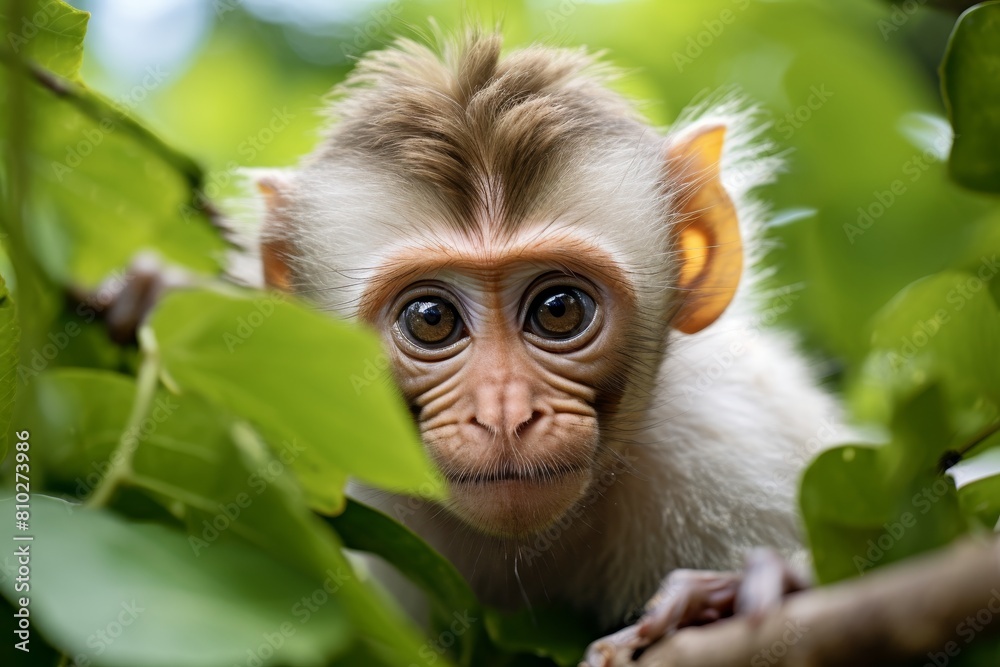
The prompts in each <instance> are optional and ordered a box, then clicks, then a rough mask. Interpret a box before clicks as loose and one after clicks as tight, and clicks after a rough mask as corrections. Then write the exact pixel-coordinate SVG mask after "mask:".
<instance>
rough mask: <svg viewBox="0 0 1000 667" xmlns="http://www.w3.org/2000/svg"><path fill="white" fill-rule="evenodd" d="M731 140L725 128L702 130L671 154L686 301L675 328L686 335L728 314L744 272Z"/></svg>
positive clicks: (678, 143)
mask: <svg viewBox="0 0 1000 667" xmlns="http://www.w3.org/2000/svg"><path fill="white" fill-rule="evenodd" d="M725 135H726V127H725V125H709V126H706V127H700V128H697V129H695V130H694V131H693V132H691V133H689V134H687V135H686V136H683V137H681V139H679V140H677V141H675V142H672V143H671V144H670V146H669V148H668V149H667V161H668V164H667V167H668V171H669V173H670V174H671V178H672V179H673V180H674V181H675V182H678V181H679V186H680V188H681V200H680V204H679V208H680V213H681V219H680V221H679V222H678V223H677V237H676V238H677V248H678V250H679V251H680V253H679V254H680V272H679V275H678V278H677V283H678V284H677V287H678V290H679V291H680V294H681V302H680V306H679V308H678V310H677V313H676V314H675V315H674V319H673V326H674V328H675V329H677V330H678V331H682V332H684V333H696V332H698V331H701V330H702V329H704V328H705V327H707V326H708V325H709V324H711V323H712V322H714V321H715V320H717V319H718V318H719V316H720V315H722V313H723V311H725V309H726V307H727V306H729V303H730V302H731V301H732V300H733V296H734V295H735V294H736V287H737V286H738V285H739V282H740V277H741V275H742V273H743V244H742V241H741V239H740V225H739V220H738V218H737V215H736V206H735V205H734V204H733V201H732V199H730V198H729V194H728V193H727V192H726V189H725V188H724V187H723V186H722V170H721V167H720V162H721V160H722V145H723V140H724V139H725ZM674 187H677V185H675V186H674Z"/></svg>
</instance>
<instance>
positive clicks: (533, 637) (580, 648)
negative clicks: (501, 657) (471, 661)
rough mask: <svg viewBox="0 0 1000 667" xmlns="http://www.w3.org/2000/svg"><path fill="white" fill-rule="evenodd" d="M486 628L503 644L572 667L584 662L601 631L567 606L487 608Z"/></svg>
mask: <svg viewBox="0 0 1000 667" xmlns="http://www.w3.org/2000/svg"><path fill="white" fill-rule="evenodd" d="M486 629H487V632H489V635H490V638H491V639H492V640H493V641H494V642H495V643H496V645H497V646H499V647H500V648H502V649H504V650H506V651H510V652H512V653H527V654H530V655H535V656H539V657H542V658H550V659H551V660H553V661H554V662H555V663H556V664H558V665H561V666H563V667H570V666H571V665H576V664H578V663H579V662H580V659H581V658H582V657H583V653H584V651H585V650H586V649H587V645H588V644H589V643H590V642H591V641H593V639H594V637H596V636H597V634H596V633H595V632H594V630H593V628H588V627H587V625H586V624H585V623H583V622H582V621H581V620H580V619H579V618H578V617H577V614H575V613H574V612H573V611H571V610H569V609H565V608H551V609H536V610H530V609H529V610H524V611H519V612H515V613H502V612H498V611H495V610H488V611H487V612H486Z"/></svg>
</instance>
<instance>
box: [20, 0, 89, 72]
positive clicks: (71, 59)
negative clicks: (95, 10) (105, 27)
mask: <svg viewBox="0 0 1000 667" xmlns="http://www.w3.org/2000/svg"><path fill="white" fill-rule="evenodd" d="M25 4H26V7H25V15H24V16H23V17H21V20H20V21H19V22H17V24H16V25H11V16H10V14H9V9H7V7H6V6H0V31H2V32H3V34H4V36H5V40H4V41H5V42H6V44H5V47H6V48H8V49H9V50H10V51H11V52H13V54H15V55H16V56H18V57H20V58H27V59H30V60H33V61H34V62H36V63H38V64H39V65H41V66H42V67H44V68H45V69H47V70H49V71H51V72H55V73H56V74H58V75H59V76H64V77H66V78H68V79H75V78H77V76H78V74H79V72H80V64H81V63H82V62H83V37H84V35H86V33H87V21H89V20H90V12H85V11H82V10H80V9H76V8H75V7H71V6H69V5H68V4H66V3H65V2H63V0H30V1H29V2H26V3H25Z"/></svg>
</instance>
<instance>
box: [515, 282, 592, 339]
mask: <svg viewBox="0 0 1000 667" xmlns="http://www.w3.org/2000/svg"><path fill="white" fill-rule="evenodd" d="M595 310H596V306H595V304H594V300H593V299H592V298H590V296H589V295H588V294H587V293H586V292H584V291H582V290H579V289H577V288H575V287H549V288H548V289H546V290H544V291H543V292H541V293H540V294H539V295H538V296H536V297H535V300H534V301H532V302H531V306H529V307H528V317H527V321H526V322H525V323H524V328H525V329H526V330H528V331H530V332H531V333H533V334H535V335H536V336H541V337H542V338H548V339H550V340H565V339H567V338H573V337H574V336H576V335H577V334H579V333H581V332H582V331H584V330H585V329H586V328H587V327H588V326H589V325H590V323H591V322H592V321H593V319H594V312H595Z"/></svg>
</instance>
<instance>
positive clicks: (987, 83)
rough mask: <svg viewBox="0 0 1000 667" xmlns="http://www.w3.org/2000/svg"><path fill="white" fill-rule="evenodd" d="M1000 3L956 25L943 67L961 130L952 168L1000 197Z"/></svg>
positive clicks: (967, 182)
mask: <svg viewBox="0 0 1000 667" xmlns="http://www.w3.org/2000/svg"><path fill="white" fill-rule="evenodd" d="M998 35H1000V2H984V3H981V4H979V5H976V6H975V7H972V8H971V9H969V10H967V11H966V12H964V13H963V14H962V15H961V16H960V17H959V18H958V22H957V23H956V24H955V29H954V31H953V32H952V34H951V38H950V39H949V41H948V48H947V50H946V51H945V55H944V60H943V61H942V63H941V89H942V94H943V96H944V101H945V105H946V106H947V108H948V116H949V117H950V118H951V124H952V127H954V129H955V141H954V144H953V145H952V148H951V157H950V159H949V162H948V167H949V170H950V172H951V176H952V178H953V179H954V180H955V181H957V182H958V183H961V184H962V185H964V186H966V187H970V188H973V189H976V190H982V191H984V192H1000V152H998V147H1000V37H998Z"/></svg>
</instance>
